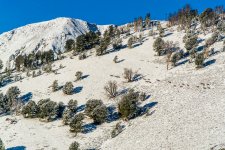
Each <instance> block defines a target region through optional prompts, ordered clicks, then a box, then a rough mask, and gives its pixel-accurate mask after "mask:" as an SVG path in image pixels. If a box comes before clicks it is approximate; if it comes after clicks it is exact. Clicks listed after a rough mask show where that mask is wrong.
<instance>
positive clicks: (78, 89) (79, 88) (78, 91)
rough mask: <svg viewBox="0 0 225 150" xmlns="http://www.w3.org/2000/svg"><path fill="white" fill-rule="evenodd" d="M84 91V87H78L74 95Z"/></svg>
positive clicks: (74, 90)
mask: <svg viewBox="0 0 225 150" xmlns="http://www.w3.org/2000/svg"><path fill="white" fill-rule="evenodd" d="M82 90H83V87H82V86H78V87H76V88H74V89H73V94H78V93H80V92H81V91H82Z"/></svg>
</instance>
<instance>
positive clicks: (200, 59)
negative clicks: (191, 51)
mask: <svg viewBox="0 0 225 150" xmlns="http://www.w3.org/2000/svg"><path fill="white" fill-rule="evenodd" d="M203 64H204V54H203V53H200V54H197V56H196V58H195V65H196V68H201V67H202V66H203Z"/></svg>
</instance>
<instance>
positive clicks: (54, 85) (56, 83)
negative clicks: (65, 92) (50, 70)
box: [52, 80, 59, 92]
mask: <svg viewBox="0 0 225 150" xmlns="http://www.w3.org/2000/svg"><path fill="white" fill-rule="evenodd" d="M58 89H59V84H58V81H57V80H55V81H54V82H53V84H52V91H53V92H55V91H58Z"/></svg>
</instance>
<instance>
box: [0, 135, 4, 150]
mask: <svg viewBox="0 0 225 150" xmlns="http://www.w3.org/2000/svg"><path fill="white" fill-rule="evenodd" d="M0 150H5V146H4V143H3V142H2V140H1V138H0Z"/></svg>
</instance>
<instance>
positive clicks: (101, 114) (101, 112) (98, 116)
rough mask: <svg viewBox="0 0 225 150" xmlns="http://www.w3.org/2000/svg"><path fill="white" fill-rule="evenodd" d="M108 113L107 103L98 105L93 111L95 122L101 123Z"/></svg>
mask: <svg viewBox="0 0 225 150" xmlns="http://www.w3.org/2000/svg"><path fill="white" fill-rule="evenodd" d="M107 115H108V111H107V107H106V106H105V105H98V106H97V107H95V109H94V110H93V112H92V115H91V116H92V118H93V120H94V123H97V124H101V123H103V122H105V120H106V118H107Z"/></svg>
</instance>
